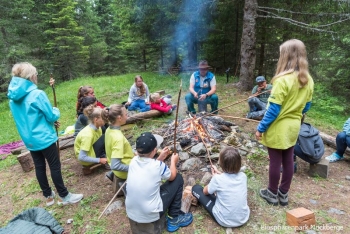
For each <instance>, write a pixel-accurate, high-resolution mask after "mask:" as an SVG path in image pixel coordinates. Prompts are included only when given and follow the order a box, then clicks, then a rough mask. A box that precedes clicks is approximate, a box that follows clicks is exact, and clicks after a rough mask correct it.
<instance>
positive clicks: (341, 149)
mask: <svg viewBox="0 0 350 234" xmlns="http://www.w3.org/2000/svg"><path fill="white" fill-rule="evenodd" d="M335 141H336V144H337V151H336V153H337V154H338V155H339V156H342V157H343V156H344V153H345V150H346V147H350V136H347V135H346V133H345V132H340V133H339V134H338V135H337V138H336V140H335Z"/></svg>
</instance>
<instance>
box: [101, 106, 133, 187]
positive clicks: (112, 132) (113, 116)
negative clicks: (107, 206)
mask: <svg viewBox="0 0 350 234" xmlns="http://www.w3.org/2000/svg"><path fill="white" fill-rule="evenodd" d="M103 117H104V118H105V121H106V122H107V121H109V123H110V125H109V127H108V128H107V130H106V133H105V148H106V155H107V161H108V164H109V165H110V167H111V170H112V171H111V172H107V173H106V176H107V177H108V178H109V179H110V180H111V181H113V173H114V175H115V176H116V177H118V178H120V179H121V180H120V182H122V183H123V182H124V181H125V180H126V177H127V175H128V169H129V164H130V161H131V159H132V158H133V157H134V153H133V150H132V148H131V146H130V143H129V142H128V140H127V139H126V138H125V136H124V135H123V133H122V131H121V130H120V126H122V125H123V124H125V123H126V119H127V117H128V116H127V111H126V109H125V108H124V106H123V105H118V104H114V105H111V106H110V107H109V108H105V109H104V110H103ZM123 180H124V181H123ZM124 193H125V191H124Z"/></svg>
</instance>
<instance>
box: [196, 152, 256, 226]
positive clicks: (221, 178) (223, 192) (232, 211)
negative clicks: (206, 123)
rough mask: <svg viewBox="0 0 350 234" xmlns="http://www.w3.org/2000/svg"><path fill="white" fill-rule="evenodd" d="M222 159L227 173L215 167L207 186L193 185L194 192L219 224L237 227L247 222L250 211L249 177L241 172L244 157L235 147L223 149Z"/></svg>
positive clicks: (221, 162)
mask: <svg viewBox="0 0 350 234" xmlns="http://www.w3.org/2000/svg"><path fill="white" fill-rule="evenodd" d="M219 161H220V167H221V168H222V170H223V171H224V172H223V173H221V172H220V171H219V170H218V169H217V168H216V167H215V166H213V167H212V169H211V170H212V174H213V178H212V179H211V181H210V183H209V184H208V185H207V186H205V187H204V189H203V188H202V186H200V185H195V186H193V188H192V194H193V196H195V197H196V198H197V199H198V201H199V203H200V204H202V205H203V207H204V208H205V209H206V210H207V211H208V212H209V214H210V215H211V217H213V219H214V220H215V221H216V222H217V223H218V224H220V225H221V226H223V227H238V226H241V225H243V224H245V223H246V222H247V221H248V219H249V214H250V210H249V207H248V203H247V176H246V175H245V174H244V173H243V172H240V168H241V156H240V155H239V153H238V150H236V149H235V148H233V147H226V148H225V149H223V150H222V151H221V152H220V159H219ZM214 193H216V196H215V195H214Z"/></svg>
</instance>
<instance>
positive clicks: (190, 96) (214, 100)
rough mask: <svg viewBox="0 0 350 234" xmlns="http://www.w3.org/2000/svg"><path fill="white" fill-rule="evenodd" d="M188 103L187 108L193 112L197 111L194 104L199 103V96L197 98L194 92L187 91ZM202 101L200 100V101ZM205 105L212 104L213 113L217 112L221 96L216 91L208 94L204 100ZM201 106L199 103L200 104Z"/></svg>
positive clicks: (186, 98)
mask: <svg viewBox="0 0 350 234" xmlns="http://www.w3.org/2000/svg"><path fill="white" fill-rule="evenodd" d="M185 100H186V104H187V110H188V111H189V112H191V113H193V114H195V113H196V109H195V108H194V104H198V98H195V97H194V96H193V94H192V93H187V94H186V96H185ZM199 102H200V101H199ZM202 104H203V105H207V104H210V106H211V113H213V114H217V109H218V105H219V98H218V95H216V94H215V93H214V94H212V95H211V96H208V97H207V98H206V99H205V100H203V103H202ZM198 107H199V105H198Z"/></svg>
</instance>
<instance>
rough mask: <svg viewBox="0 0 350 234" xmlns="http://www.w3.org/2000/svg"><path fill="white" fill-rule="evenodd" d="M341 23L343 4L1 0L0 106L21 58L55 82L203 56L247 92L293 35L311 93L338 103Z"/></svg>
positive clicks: (343, 64)
mask: <svg viewBox="0 0 350 234" xmlns="http://www.w3.org/2000/svg"><path fill="white" fill-rule="evenodd" d="M349 19H350V1H349V0H318V1H306V0H298V1H292V0H286V1H276V0H245V1H244V0H241V1H236V0H216V1H213V0H173V1H169V0H91V1H86V0H11V1H7V0H0V85H1V86H0V93H1V94H0V101H1V100H5V98H6V91H7V86H8V83H9V81H10V78H11V75H10V72H11V67H12V66H13V64H15V63H17V62H20V61H29V62H31V63H32V64H33V65H34V66H36V67H37V68H38V71H39V79H44V78H46V77H47V80H48V77H49V74H50V73H52V74H53V76H54V77H55V79H56V81H58V82H61V81H67V80H71V79H74V78H77V77H82V76H96V77H98V76H101V75H117V74H124V73H128V72H135V71H137V72H142V71H156V72H160V73H167V72H168V71H169V68H171V67H178V68H180V69H182V70H190V69H193V68H194V67H195V66H196V64H197V62H198V60H201V59H207V60H208V61H209V63H210V65H211V66H212V67H213V68H215V72H216V73H217V74H224V72H225V71H226V70H227V69H228V68H230V76H235V77H238V79H239V81H240V82H241V83H242V82H243V83H246V84H247V85H243V86H241V87H243V89H244V90H248V89H250V88H251V86H252V85H253V83H254V78H255V76H257V75H264V76H266V77H267V79H268V80H270V79H271V77H272V76H273V75H274V70H275V66H276V62H277V59H278V55H279V45H280V44H281V43H282V42H283V41H285V40H288V39H291V38H297V39H300V40H302V41H303V42H304V43H305V44H306V46H307V50H308V58H309V63H310V71H311V73H312V76H313V78H314V80H315V81H316V82H317V83H319V84H322V86H321V88H318V89H319V91H320V92H327V93H330V94H331V95H332V96H334V97H337V98H339V99H340V100H345V101H346V100H349V98H350V92H349V91H350V82H349V74H350V70H349V69H348V68H349V60H350V56H349V54H350V23H349ZM247 38H248V39H249V40H247ZM250 40H251V41H250ZM247 42H249V43H250V44H249V43H247ZM247 56H248V57H249V56H250V60H249V59H248V60H246V59H245V58H246V57H247ZM247 61H248V62H247ZM246 63H249V64H246ZM247 65H248V66H249V68H248V70H249V69H250V71H247V70H245V69H242V68H243V67H244V66H247ZM230 82H232V79H231V80H230ZM329 105H331V104H329ZM343 110H345V111H346V112H349V107H344V109H343Z"/></svg>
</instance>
